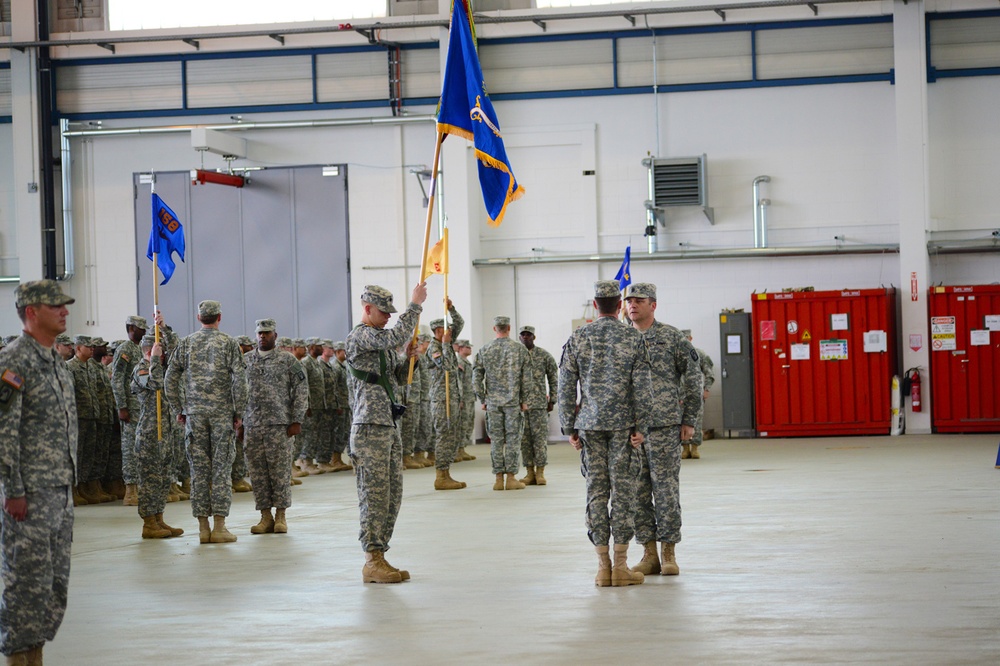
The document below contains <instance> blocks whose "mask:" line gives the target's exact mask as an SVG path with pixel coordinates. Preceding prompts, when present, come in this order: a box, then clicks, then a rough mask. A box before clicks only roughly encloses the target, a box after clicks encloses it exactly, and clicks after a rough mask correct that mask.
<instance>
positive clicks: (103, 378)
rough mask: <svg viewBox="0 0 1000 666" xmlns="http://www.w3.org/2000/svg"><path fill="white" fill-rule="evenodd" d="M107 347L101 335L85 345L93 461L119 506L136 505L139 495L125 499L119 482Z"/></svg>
mask: <svg viewBox="0 0 1000 666" xmlns="http://www.w3.org/2000/svg"><path fill="white" fill-rule="evenodd" d="M107 344H108V343H107V342H106V341H105V340H104V339H103V338H101V337H100V336H98V337H96V338H91V340H90V342H89V343H87V346H89V347H90V349H91V357H90V360H89V361H87V369H88V370H89V371H90V376H91V381H92V386H93V387H94V406H95V408H96V410H97V450H96V453H95V455H94V461H95V465H96V467H97V469H98V470H99V474H100V477H101V479H102V481H103V484H104V487H105V488H106V489H108V491H109V492H110V493H112V494H113V495H114V496H115V497H116V498H118V499H121V500H122V506H137V505H138V504H139V496H138V495H133V496H132V497H131V498H126V495H127V489H126V487H125V483H124V482H123V480H122V447H121V437H120V436H119V435H118V434H117V433H116V432H115V428H116V425H117V422H116V417H117V413H116V410H115V395H114V388H113V387H112V386H111V370H112V368H111V365H110V364H111V360H112V358H113V357H112V356H111V354H108V353H107Z"/></svg>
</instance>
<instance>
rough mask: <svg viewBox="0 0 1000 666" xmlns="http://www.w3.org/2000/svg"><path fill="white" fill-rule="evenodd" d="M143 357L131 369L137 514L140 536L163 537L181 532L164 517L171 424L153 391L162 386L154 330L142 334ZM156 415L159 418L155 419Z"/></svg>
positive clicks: (160, 352)
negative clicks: (134, 400) (158, 408)
mask: <svg viewBox="0 0 1000 666" xmlns="http://www.w3.org/2000/svg"><path fill="white" fill-rule="evenodd" d="M140 346H141V349H142V360H140V361H139V363H138V364H137V365H136V366H135V370H133V371H132V386H131V390H132V393H133V394H134V395H135V396H136V398H138V402H139V409H138V410H136V411H133V412H132V417H133V418H134V419H135V451H134V453H135V463H136V470H137V472H138V474H139V517H140V518H142V538H143V539H166V538H167V537H175V536H180V535H182V534H184V530H182V529H181V528H179V527H171V526H170V525H167V524H166V523H165V522H164V521H163V508H164V507H165V506H166V504H167V494H168V493H169V491H170V483H171V481H172V478H173V477H172V475H171V473H170V454H171V444H172V442H171V440H170V425H169V424H165V423H163V422H162V421H163V420H165V419H166V418H167V417H168V415H169V412H168V411H167V410H166V409H162V408H163V404H162V403H161V405H160V407H161V411H160V413H159V414H157V409H156V394H157V392H158V391H162V390H163V347H161V346H160V343H159V342H156V336H155V335H154V334H153V333H147V334H146V335H144V336H142V340H141V342H140ZM158 419H159V421H158Z"/></svg>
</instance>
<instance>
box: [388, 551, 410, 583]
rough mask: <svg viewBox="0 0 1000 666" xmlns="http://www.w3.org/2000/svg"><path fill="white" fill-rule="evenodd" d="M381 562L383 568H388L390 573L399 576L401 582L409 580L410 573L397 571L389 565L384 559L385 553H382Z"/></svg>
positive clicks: (403, 570) (404, 570) (402, 570)
mask: <svg viewBox="0 0 1000 666" xmlns="http://www.w3.org/2000/svg"><path fill="white" fill-rule="evenodd" d="M382 560H383V561H384V562H385V566H387V567H389V569H391V570H392V571H395V572H396V573H398V574H399V578H400V579H401V580H403V581H407V580H410V572H409V571H407V570H406V569H397V568H396V567H394V566H392V565H391V564H389V560H387V559H385V553H384V552H383V553H382Z"/></svg>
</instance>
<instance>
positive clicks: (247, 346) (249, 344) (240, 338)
mask: <svg viewBox="0 0 1000 666" xmlns="http://www.w3.org/2000/svg"><path fill="white" fill-rule="evenodd" d="M236 344H238V345H239V346H240V351H241V352H243V353H244V354H246V353H247V352H248V351H250V350H251V349H254V348H255V347H256V345H255V344H254V343H253V338H251V337H250V336H249V335H237V336H236Z"/></svg>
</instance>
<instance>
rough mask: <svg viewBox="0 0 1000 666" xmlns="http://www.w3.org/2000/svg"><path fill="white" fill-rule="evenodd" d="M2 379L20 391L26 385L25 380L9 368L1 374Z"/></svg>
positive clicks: (0, 378)
mask: <svg viewBox="0 0 1000 666" xmlns="http://www.w3.org/2000/svg"><path fill="white" fill-rule="evenodd" d="M0 380H2V381H3V382H4V383H5V384H9V385H10V386H11V387H13V388H14V389H15V390H17V391H20V390H21V388H22V387H23V386H24V380H23V379H21V377H20V375H18V374H17V373H16V372H14V371H13V370H11V369H9V368H8V369H6V370H4V371H3V374H0Z"/></svg>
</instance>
